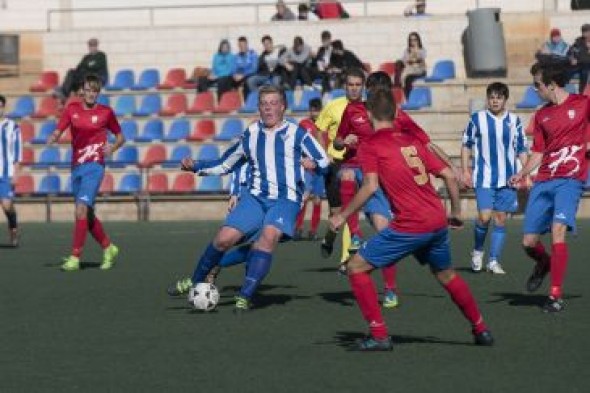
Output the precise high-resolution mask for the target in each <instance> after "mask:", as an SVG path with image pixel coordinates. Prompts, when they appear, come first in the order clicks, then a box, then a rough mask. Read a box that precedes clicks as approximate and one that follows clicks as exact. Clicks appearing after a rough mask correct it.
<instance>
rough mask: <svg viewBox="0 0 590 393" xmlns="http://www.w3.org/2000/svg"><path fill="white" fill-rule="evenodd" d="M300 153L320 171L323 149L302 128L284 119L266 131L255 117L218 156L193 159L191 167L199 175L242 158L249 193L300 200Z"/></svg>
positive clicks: (325, 163)
mask: <svg viewBox="0 0 590 393" xmlns="http://www.w3.org/2000/svg"><path fill="white" fill-rule="evenodd" d="M303 157H309V158H311V159H312V160H314V161H315V162H316V165H317V167H318V170H320V171H323V170H325V169H326V168H327V167H328V163H329V162H328V157H327V155H326V153H325V152H324V150H323V149H322V147H321V146H320V144H319V143H318V142H317V141H316V140H315V139H314V138H313V136H311V135H310V134H309V133H308V132H307V131H306V130H305V129H303V128H301V127H299V126H298V125H297V124H294V123H292V122H289V121H287V120H285V121H283V124H282V125H281V126H280V127H278V128H277V129H276V130H274V131H269V130H268V129H265V128H264V125H263V124H262V122H260V121H258V122H255V123H252V124H251V125H250V126H249V127H248V128H247V129H246V130H245V131H244V133H243V134H242V136H241V138H240V140H239V141H237V142H236V143H235V144H234V145H232V146H231V147H230V148H229V149H227V150H226V151H225V153H224V154H223V155H222V156H221V158H220V159H219V160H215V162H213V163H211V162H197V164H196V165H195V168H194V170H195V172H196V173H197V174H199V175H205V176H206V175H223V174H227V173H229V172H230V171H232V170H233V169H234V167H235V166H236V165H237V164H239V163H240V161H244V160H245V161H247V162H248V164H249V165H250V171H251V173H250V180H249V184H248V187H249V191H250V193H251V194H252V195H254V196H258V197H261V198H268V199H287V200H290V201H293V202H297V203H301V201H302V199H303V193H304V191H305V182H304V169H303V166H302V165H301V159H302V158H303Z"/></svg>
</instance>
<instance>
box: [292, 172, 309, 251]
mask: <svg viewBox="0 0 590 393" xmlns="http://www.w3.org/2000/svg"><path fill="white" fill-rule="evenodd" d="M308 183H309V180H308V175H307V174H306V175H305V187H306V188H308ZM309 197H310V195H309V191H307V190H306V191H305V193H304V194H303V203H302V205H301V210H299V213H298V214H297V218H296V220H295V235H294V236H293V240H295V241H298V240H303V224H304V223H305V214H306V213H307V203H308V202H309Z"/></svg>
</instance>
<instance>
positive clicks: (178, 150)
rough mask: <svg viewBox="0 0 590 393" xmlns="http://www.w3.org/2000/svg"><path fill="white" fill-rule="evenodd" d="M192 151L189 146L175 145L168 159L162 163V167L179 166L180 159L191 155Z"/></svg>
mask: <svg viewBox="0 0 590 393" xmlns="http://www.w3.org/2000/svg"><path fill="white" fill-rule="evenodd" d="M192 155H193V151H192V149H191V148H190V146H187V145H181V146H176V147H175V148H174V149H173V150H172V154H170V159H169V160H168V161H167V162H164V163H163V164H162V167H163V168H179V167H180V161H181V160H182V159H183V158H185V157H192Z"/></svg>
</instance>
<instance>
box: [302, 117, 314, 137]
mask: <svg viewBox="0 0 590 393" xmlns="http://www.w3.org/2000/svg"><path fill="white" fill-rule="evenodd" d="M299 127H302V128H304V129H305V131H307V132H309V133H310V134H311V135H312V136H313V137H314V138H316V139H317V137H318V132H319V128H318V127H317V126H316V125H315V122H314V121H313V120H311V119H310V118H305V119H303V120H301V121H300V122H299Z"/></svg>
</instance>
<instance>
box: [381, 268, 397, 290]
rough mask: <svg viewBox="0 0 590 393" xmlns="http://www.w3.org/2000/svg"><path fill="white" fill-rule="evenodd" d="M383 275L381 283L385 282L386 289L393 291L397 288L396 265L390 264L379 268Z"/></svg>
mask: <svg viewBox="0 0 590 393" xmlns="http://www.w3.org/2000/svg"><path fill="white" fill-rule="evenodd" d="M381 274H382V275H383V283H384V284H385V290H386V291H395V290H396V289H397V285H396V281H397V280H396V277H397V266H396V265H391V266H386V267H384V268H382V269H381Z"/></svg>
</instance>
